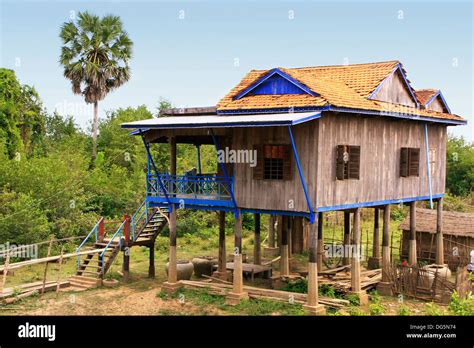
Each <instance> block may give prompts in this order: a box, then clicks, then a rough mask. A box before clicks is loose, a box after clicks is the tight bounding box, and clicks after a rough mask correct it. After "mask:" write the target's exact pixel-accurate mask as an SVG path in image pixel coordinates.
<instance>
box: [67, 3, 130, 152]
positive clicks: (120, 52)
mask: <svg viewBox="0 0 474 348" xmlns="http://www.w3.org/2000/svg"><path fill="white" fill-rule="evenodd" d="M60 37H61V39H62V42H63V45H62V47H61V57H60V59H59V62H60V63H61V65H62V66H63V67H64V76H65V77H66V78H68V79H69V80H71V84H72V91H73V93H74V94H81V95H83V96H84V99H85V102H86V103H88V104H94V119H93V122H92V159H93V160H95V158H96V155H97V129H98V124H99V110H98V104H99V101H101V100H103V99H104V98H105V96H106V95H107V94H108V93H109V92H110V91H112V90H113V89H115V88H118V87H120V86H121V85H123V84H124V83H125V82H127V81H128V80H129V78H130V67H129V65H128V63H129V61H130V59H131V56H132V46H133V42H132V41H131V40H130V38H129V37H128V34H127V32H125V31H124V30H123V28H122V21H121V20H120V17H118V16H112V15H108V16H104V17H102V18H99V17H98V16H95V15H92V14H90V13H88V12H79V14H78V20H77V23H74V21H69V22H66V23H64V24H63V25H62V27H61V33H60Z"/></svg>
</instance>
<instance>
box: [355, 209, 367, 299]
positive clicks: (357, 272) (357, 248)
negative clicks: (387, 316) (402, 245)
mask: <svg viewBox="0 0 474 348" xmlns="http://www.w3.org/2000/svg"><path fill="white" fill-rule="evenodd" d="M353 230H354V236H353V245H352V258H351V292H352V293H353V294H356V295H358V296H359V304H360V305H361V306H363V305H367V304H368V303H369V298H368V296H367V293H366V292H365V291H364V290H362V288H361V285H360V260H361V256H362V254H361V251H362V250H361V244H360V208H357V209H356V210H355V211H354V229H353Z"/></svg>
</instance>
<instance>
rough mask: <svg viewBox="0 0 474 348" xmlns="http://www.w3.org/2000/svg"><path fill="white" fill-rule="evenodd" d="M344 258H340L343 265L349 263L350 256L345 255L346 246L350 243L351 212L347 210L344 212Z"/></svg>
mask: <svg viewBox="0 0 474 348" xmlns="http://www.w3.org/2000/svg"><path fill="white" fill-rule="evenodd" d="M342 244H343V247H344V258H343V260H342V263H343V265H345V266H347V265H349V264H350V258H349V257H348V255H346V250H347V246H348V245H349V244H351V213H350V212H348V211H345V212H344V239H343V242H342Z"/></svg>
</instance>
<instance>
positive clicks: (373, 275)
mask: <svg viewBox="0 0 474 348" xmlns="http://www.w3.org/2000/svg"><path fill="white" fill-rule="evenodd" d="M350 268H351V267H350V266H342V267H338V268H334V269H328V270H324V271H321V272H318V275H319V276H318V282H319V284H320V285H321V284H327V285H331V286H332V287H334V288H335V289H336V290H338V291H341V292H349V291H350V290H351V273H350ZM380 281H382V270H381V269H380V268H379V269H373V270H365V269H362V270H361V272H360V285H361V288H362V290H369V289H372V288H374V287H375V286H377V284H378V283H379V282H380Z"/></svg>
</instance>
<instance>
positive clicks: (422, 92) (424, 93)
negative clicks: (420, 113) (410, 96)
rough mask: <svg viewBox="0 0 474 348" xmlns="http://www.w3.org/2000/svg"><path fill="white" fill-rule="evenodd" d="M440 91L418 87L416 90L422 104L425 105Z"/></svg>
mask: <svg viewBox="0 0 474 348" xmlns="http://www.w3.org/2000/svg"><path fill="white" fill-rule="evenodd" d="M438 92H439V90H438V89H417V90H415V95H416V98H417V99H418V101H419V102H420V104H422V105H425V104H426V102H427V101H428V100H430V99H431V97H432V96H434V95H435V94H436V93H438Z"/></svg>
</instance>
